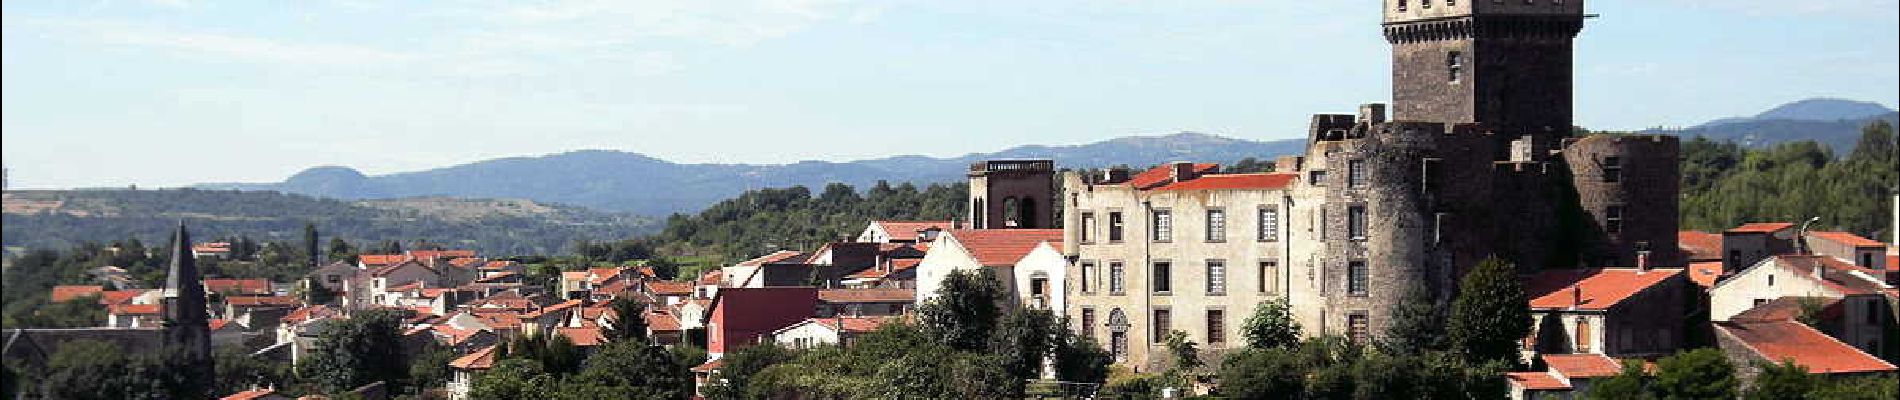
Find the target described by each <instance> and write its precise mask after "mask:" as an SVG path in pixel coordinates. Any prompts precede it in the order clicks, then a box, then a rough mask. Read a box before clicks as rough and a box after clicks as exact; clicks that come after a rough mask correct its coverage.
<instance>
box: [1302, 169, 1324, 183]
mask: <svg viewBox="0 0 1900 400" xmlns="http://www.w3.org/2000/svg"><path fill="white" fill-rule="evenodd" d="M1306 183H1307V184H1309V185H1313V186H1321V187H1323V186H1326V170H1323V169H1316V170H1313V171H1311V172H1307V173H1306Z"/></svg>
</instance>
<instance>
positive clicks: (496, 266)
mask: <svg viewBox="0 0 1900 400" xmlns="http://www.w3.org/2000/svg"><path fill="white" fill-rule="evenodd" d="M515 264H518V263H516V262H514V261H509V260H494V261H489V262H485V263H482V266H481V267H479V268H477V269H485V270H500V269H508V268H509V267H513V266H515Z"/></svg>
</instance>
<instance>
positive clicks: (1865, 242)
mask: <svg viewBox="0 0 1900 400" xmlns="http://www.w3.org/2000/svg"><path fill="white" fill-rule="evenodd" d="M1808 236H1812V237H1814V238H1816V239H1821V240H1826V241H1829V242H1834V243H1840V244H1843V245H1847V246H1853V247H1856V248H1862V247H1878V248H1886V247H1887V244H1886V243H1881V242H1878V241H1874V240H1873V239H1868V238H1864V237H1860V235H1855V234H1852V233H1847V232H1825V231H1816V232H1808Z"/></svg>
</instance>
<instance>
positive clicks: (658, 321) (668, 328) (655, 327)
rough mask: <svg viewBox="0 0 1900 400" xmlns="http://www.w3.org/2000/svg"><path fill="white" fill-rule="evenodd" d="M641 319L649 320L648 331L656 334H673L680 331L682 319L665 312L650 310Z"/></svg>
mask: <svg viewBox="0 0 1900 400" xmlns="http://www.w3.org/2000/svg"><path fill="white" fill-rule="evenodd" d="M641 317H643V318H645V319H646V320H647V329H648V330H652V331H654V332H672V331H677V330H680V317H679V316H678V315H673V313H671V312H667V311H665V310H648V311H647V313H646V314H645V315H642V316H641Z"/></svg>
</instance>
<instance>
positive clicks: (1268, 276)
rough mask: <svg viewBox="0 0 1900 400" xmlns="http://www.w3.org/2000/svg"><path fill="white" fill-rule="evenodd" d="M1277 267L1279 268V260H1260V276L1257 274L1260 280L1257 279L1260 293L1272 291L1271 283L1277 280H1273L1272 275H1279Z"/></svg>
mask: <svg viewBox="0 0 1900 400" xmlns="http://www.w3.org/2000/svg"><path fill="white" fill-rule="evenodd" d="M1279 269H1280V262H1279V261H1271V260H1269V261H1261V262H1260V276H1258V278H1259V280H1260V281H1259V285H1260V293H1269V292H1272V291H1273V287H1272V285H1273V283H1275V282H1278V281H1276V280H1274V279H1273V277H1275V276H1278V275H1279Z"/></svg>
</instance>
